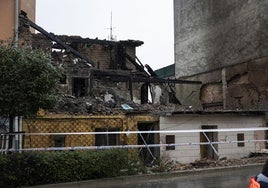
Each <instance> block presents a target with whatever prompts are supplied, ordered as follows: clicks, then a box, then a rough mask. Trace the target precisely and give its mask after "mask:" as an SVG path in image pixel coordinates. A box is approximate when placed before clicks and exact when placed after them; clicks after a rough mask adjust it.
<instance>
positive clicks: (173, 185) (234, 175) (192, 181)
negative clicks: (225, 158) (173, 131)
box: [34, 164, 262, 188]
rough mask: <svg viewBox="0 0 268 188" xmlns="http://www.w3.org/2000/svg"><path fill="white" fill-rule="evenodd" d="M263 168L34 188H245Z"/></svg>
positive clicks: (206, 170)
mask: <svg viewBox="0 0 268 188" xmlns="http://www.w3.org/2000/svg"><path fill="white" fill-rule="evenodd" d="M261 169H262V164H258V165H246V166H237V167H228V168H215V169H203V170H192V171H183V172H173V173H162V174H152V175H140V176H126V177H117V178H107V179H98V180H88V181H82V182H72V183H63V184H53V185H52V184H51V185H41V186H34V187H35V188H52V187H53V188H54V187H57V188H88V187H89V188H91V187H92V188H227V187H232V188H246V187H248V181H249V178H250V177H251V176H255V175H256V174H258V173H259V172H260V171H261Z"/></svg>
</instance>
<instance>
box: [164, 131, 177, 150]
mask: <svg viewBox="0 0 268 188" xmlns="http://www.w3.org/2000/svg"><path fill="white" fill-rule="evenodd" d="M166 144H175V135H166ZM166 150H175V146H166Z"/></svg>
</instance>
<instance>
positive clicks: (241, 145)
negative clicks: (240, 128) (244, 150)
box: [237, 133, 245, 147]
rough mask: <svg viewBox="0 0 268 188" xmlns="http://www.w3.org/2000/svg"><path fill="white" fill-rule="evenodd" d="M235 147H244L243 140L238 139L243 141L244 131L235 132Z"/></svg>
mask: <svg viewBox="0 0 268 188" xmlns="http://www.w3.org/2000/svg"><path fill="white" fill-rule="evenodd" d="M237 141H238V142H237V147H245V142H240V141H245V134H244V133H237Z"/></svg>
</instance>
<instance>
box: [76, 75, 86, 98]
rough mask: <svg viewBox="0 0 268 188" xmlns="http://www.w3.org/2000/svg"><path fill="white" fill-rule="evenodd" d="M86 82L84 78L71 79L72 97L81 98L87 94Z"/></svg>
mask: <svg viewBox="0 0 268 188" xmlns="http://www.w3.org/2000/svg"><path fill="white" fill-rule="evenodd" d="M87 86H88V81H87V79H86V78H73V95H74V96H76V97H83V96H86V94H87Z"/></svg>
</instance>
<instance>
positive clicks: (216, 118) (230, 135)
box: [160, 114, 265, 163]
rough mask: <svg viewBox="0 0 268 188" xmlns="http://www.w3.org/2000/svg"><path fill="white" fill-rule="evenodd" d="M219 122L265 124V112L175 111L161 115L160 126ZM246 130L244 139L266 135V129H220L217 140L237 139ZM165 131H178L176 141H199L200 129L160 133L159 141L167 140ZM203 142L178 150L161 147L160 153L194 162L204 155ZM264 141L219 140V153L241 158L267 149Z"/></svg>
mask: <svg viewBox="0 0 268 188" xmlns="http://www.w3.org/2000/svg"><path fill="white" fill-rule="evenodd" d="M204 125H205V126H217V129H231V128H250V127H263V126H265V120H264V115H258V116H252V115H247V116H244V115H239V114H218V115H217V114H211V115H209V114H208V115H186V114H183V115H173V116H165V117H164V116H162V117H160V130H195V129H202V126H204ZM238 133H243V134H244V139H245V140H254V139H263V138H264V132H263V131H262V132H261V133H260V132H256V131H252V132H219V133H218V138H217V139H218V141H237V134H238ZM166 135H175V143H181V144H182V143H200V133H177V134H175V133H174V134H161V135H160V142H161V143H165V136H166ZM200 148H201V146H200V145H195V144H192V145H185V146H176V147H175V150H166V148H165V147H161V156H163V157H168V158H170V159H172V160H174V161H178V162H181V163H189V162H194V161H195V160H199V159H200V158H201V151H200V150H201V149H200ZM264 148H265V145H264V143H263V142H257V143H245V146H244V147H238V146H237V143H233V144H218V153H219V155H220V157H227V158H228V159H231V158H242V157H246V156H248V155H249V154H250V152H259V151H261V149H264Z"/></svg>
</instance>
